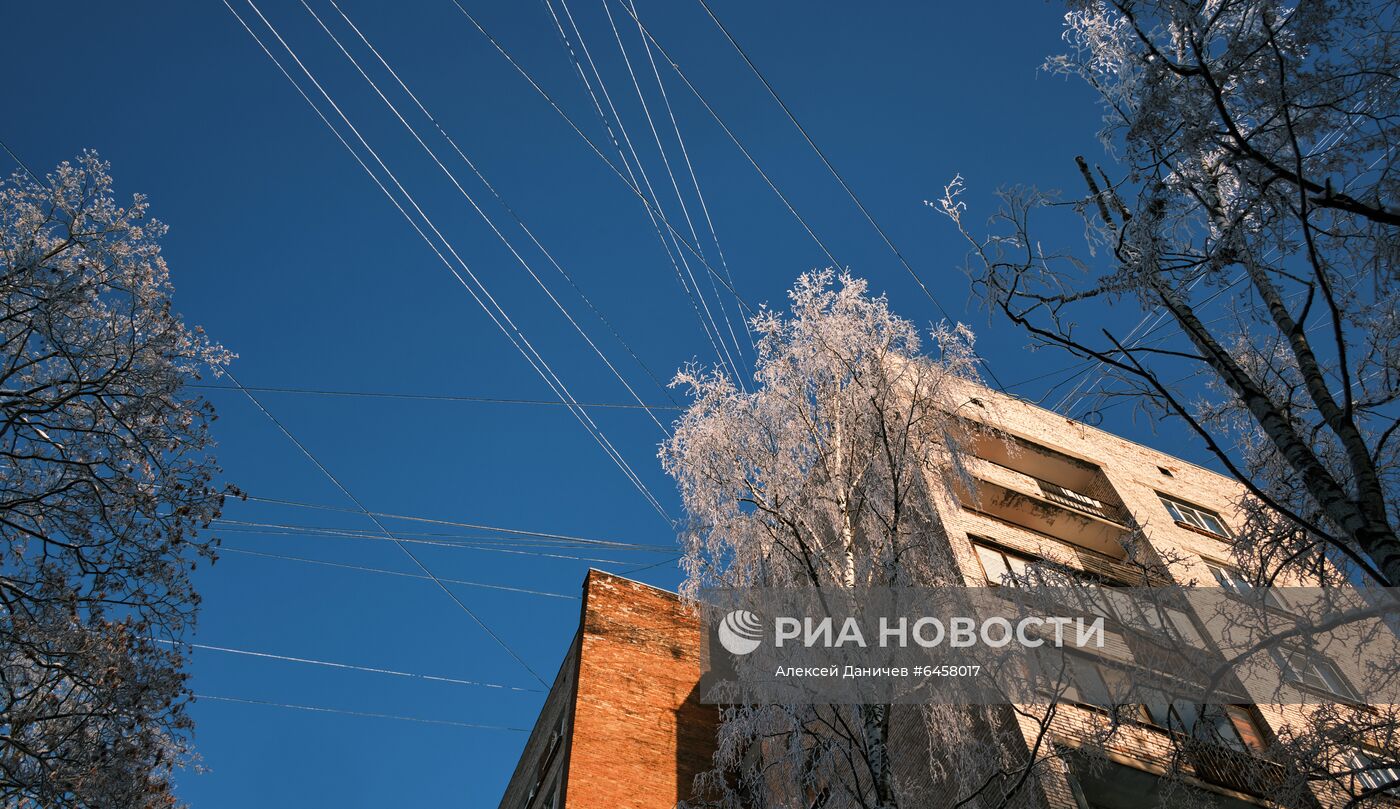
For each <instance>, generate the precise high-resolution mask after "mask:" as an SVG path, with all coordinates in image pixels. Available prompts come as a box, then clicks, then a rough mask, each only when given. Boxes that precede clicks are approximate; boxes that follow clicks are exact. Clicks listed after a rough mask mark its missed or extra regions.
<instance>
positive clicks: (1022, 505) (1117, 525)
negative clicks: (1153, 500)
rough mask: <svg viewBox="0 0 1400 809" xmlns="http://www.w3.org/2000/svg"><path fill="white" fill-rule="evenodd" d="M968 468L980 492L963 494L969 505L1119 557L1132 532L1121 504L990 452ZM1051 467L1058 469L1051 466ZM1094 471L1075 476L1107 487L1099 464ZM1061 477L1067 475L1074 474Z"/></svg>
mask: <svg viewBox="0 0 1400 809" xmlns="http://www.w3.org/2000/svg"><path fill="white" fill-rule="evenodd" d="M1007 460H1013V459H1007ZM1018 465H1020V466H1023V467H1024V466H1029V465H1030V464H1018ZM1042 466H1047V465H1045V464H1042ZM968 471H969V472H970V473H971V474H972V477H973V478H974V487H975V491H969V492H965V493H964V494H965V497H964V500H963V502H964V504H965V505H967V506H970V507H971V508H973V509H975V510H978V511H981V512H983V513H985V514H987V515H988V516H991V517H995V518H996V519H999V520H1002V521H1004V522H1009V523H1013V524H1015V525H1018V526H1021V527H1023V528H1027V529H1030V530H1032V531H1036V532H1038V533H1041V534H1046V535H1048V536H1051V537H1054V538H1055V539H1059V540H1062V541H1064V542H1068V543H1070V544H1072V545H1077V546H1079V547H1081V548H1087V549H1088V550H1091V551H1095V552H1097V553H1100V554H1104V555H1107V556H1109V557H1112V558H1114V559H1122V558H1123V556H1124V550H1123V546H1122V544H1121V540H1122V539H1123V537H1125V536H1126V535H1127V533H1128V530H1129V528H1128V525H1129V518H1128V515H1127V512H1126V511H1125V510H1124V509H1123V507H1122V506H1121V505H1119V504H1117V503H1113V502H1109V501H1107V500H1106V499H1105V498H1104V497H1102V496H1098V497H1096V496H1094V495H1091V494H1087V493H1086V492H1084V491H1083V490H1082V489H1081V488H1071V487H1070V486H1069V485H1065V484H1064V483H1060V482H1056V481H1052V480H1047V479H1046V478H1044V477H1040V476H1039V475H1034V474H1031V473H1030V472H1028V471H1023V469H1016V468H1012V467H1010V466H1007V465H1006V464H1004V463H1001V462H1000V461H999V460H992V459H989V458H987V457H978V458H971V459H969V461H968ZM1036 471H1042V470H1041V469H1036ZM1047 471H1050V472H1055V471H1058V470H1055V469H1054V468H1053V467H1051V468H1049V469H1048V470H1047ZM1075 471H1077V472H1082V470H1075ZM1092 473H1093V474H1079V475H1078V476H1076V477H1075V481H1076V482H1078V483H1079V484H1080V486H1081V487H1082V488H1083V489H1089V488H1093V489H1094V490H1095V491H1096V493H1097V492H1098V491H1101V490H1104V489H1108V487H1107V482H1106V481H1103V480H1102V479H1101V478H1102V474H1101V473H1099V472H1098V470H1097V469H1092ZM1095 475H1097V477H1096V476H1095ZM1059 477H1060V478H1061V479H1062V480H1063V479H1065V478H1066V477H1069V476H1066V475H1059ZM1095 484H1097V485H1095ZM1108 490H1109V491H1111V489H1108Z"/></svg>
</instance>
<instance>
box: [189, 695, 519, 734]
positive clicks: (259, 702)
mask: <svg viewBox="0 0 1400 809" xmlns="http://www.w3.org/2000/svg"><path fill="white" fill-rule="evenodd" d="M194 698H195V699H196V700H201V699H207V700H212V701H214V702H233V703H239V704H242V705H265V706H267V707H270V708H288V709H292V710H297V711H310V712H313V713H332V714H342V715H345V716H361V717H365V718H368V719H393V720H395V721H399V722H418V723H420V724H424V725H448V726H450V727H459V728H473V729H477V730H507V731H512V732H517V733H528V732H529V731H528V730H527V729H526V728H516V727H509V726H506V725H486V724H481V723H478V722H458V721H456V720H454V719H426V718H423V717H421V716H399V715H397V714H387V713H372V712H370V711H352V710H348V709H345V708H324V707H321V706H319V705H296V704H293V703H289V702H273V701H271V700H265V699H248V698H246V697H225V696H219V695H215V694H195V695H194Z"/></svg>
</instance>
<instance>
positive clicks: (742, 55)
mask: <svg viewBox="0 0 1400 809" xmlns="http://www.w3.org/2000/svg"><path fill="white" fill-rule="evenodd" d="M618 2H621V0H618ZM697 2H699V3H700V7H701V8H703V9H704V10H705V13H706V14H708V15H709V17H710V19H711V20H712V21H713V22H714V24H715V26H716V27H718V28H719V30H720V33H722V34H724V38H725V39H726V40H728V41H729V44H730V45H732V46H733V47H734V50H735V52H737V53H738V54H739V56H740V58H741V59H743V61H744V64H746V65H748V67H749V70H750V71H752V72H753V74H754V76H755V77H757V78H758V80H759V82H761V83H762V84H763V87H764V89H766V90H767V91H768V95H769V96H771V97H772V98H773V100H774V101H775V102H777V104H778V107H779V108H780V109H782V111H783V114H784V115H786V116H787V119H788V121H790V122H791V123H792V125H793V126H794V127H796V128H797V131H798V132H799V133H801V135H802V139H803V140H805V141H806V142H807V145H808V146H810V147H811V149H812V151H813V152H814V153H816V155H817V157H818V158H820V160H821V162H822V165H824V166H826V169H827V171H829V172H830V173H831V176H832V177H834V178H835V179H836V182H837V183H838V184H840V186H841V188H842V189H843V190H844V191H845V192H846V195H847V196H848V197H850V198H851V202H854V203H855V206H856V208H857V209H859V210H860V212H861V214H862V215H863V216H864V217H865V220H866V221H867V222H869V223H870V226H871V227H872V228H874V229H875V232H876V233H878V234H879V236H880V238H881V239H882V240H883V241H884V243H885V246H886V247H888V248H889V249H890V252H891V253H893V254H894V256H895V258H896V259H898V260H899V263H900V264H901V265H902V266H903V267H904V269H905V270H906V271H907V272H908V273H909V275H910V277H912V278H913V279H914V281H915V283H917V284H918V285H919V289H921V290H923V292H924V295H926V296H927V297H928V299H929V301H931V302H932V303H933V305H934V307H935V308H937V309H938V312H939V314H941V315H943V317H944V318H945V319H947V320H952V319H953V318H952V316H951V315H949V314H948V310H947V309H945V308H944V307H943V304H942V302H940V301H939V300H938V299H937V298H936V297H934V295H933V292H932V290H930V289H929V288H928V285H927V284H925V283H924V279H923V278H922V277H921V276H920V275H919V273H918V272H917V271H915V269H914V267H913V265H912V264H910V263H909V260H908V259H906V258H905V257H904V254H903V253H902V252H900V250H899V248H898V247H896V246H895V243H894V241H893V240H891V239H890V237H889V234H888V233H886V232H885V229H884V228H882V227H881V226H880V223H879V222H876V221H875V217H874V215H872V214H871V213H870V209H869V208H867V207H866V206H865V203H864V202H862V201H861V199H860V196H859V195H857V194H856V192H855V189H853V188H852V187H851V185H850V183H848V182H846V178H845V177H843V176H841V172H839V171H837V170H836V166H834V165H832V163H831V160H829V159H828V158H827V156H826V153H825V152H823V151H822V150H821V148H820V147H818V146H817V143H816V141H814V140H813V139H812V136H811V135H809V134H808V133H807V129H806V128H805V127H803V126H802V124H801V123H800V122H799V121H798V120H797V116H795V115H794V114H793V112H792V110H791V109H790V108H789V107H788V105H787V103H786V102H784V101H783V99H782V97H781V96H779V95H778V91H777V90H776V89H774V87H773V85H772V84H771V83H770V82H769V81H768V78H767V77H766V76H764V75H763V72H762V71H761V70H759V69H758V65H756V64H754V62H753V60H752V59H750V58H749V55H748V53H747V52H746V51H745V50H744V48H743V47H742V46H741V45H740V44H739V41H738V40H737V39H735V38H734V35H733V34H731V33H730V32H729V29H728V28H726V27H725V25H724V23H722V22H720V19H719V17H717V16H716V15H715V12H714V10H713V9H711V8H710V5H709V4H708V3H706V2H705V0H697ZM978 359H979V360H980V359H981V358H980V357H979V358H978ZM982 367H983V368H985V369H986V371H987V374H988V376H990V377H991V379H992V381H993V382H995V383H996V386H997V387H998V388H1002V389H1004V388H1003V386H1002V384H1001V381H1000V380H999V379H997V376H996V372H995V371H994V370H992V367H991V365H990V364H989V363H987V362H986V361H985V360H982Z"/></svg>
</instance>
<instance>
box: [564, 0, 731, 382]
mask: <svg viewBox="0 0 1400 809" xmlns="http://www.w3.org/2000/svg"><path fill="white" fill-rule="evenodd" d="M545 8H546V9H547V10H548V11H549V14H550V17H551V18H552V19H553V21H554V25H555V28H556V30H557V31H558V33H559V36H560V39H561V41H562V43H563V45H564V48H565V50H566V51H567V52H568V54H569V58H570V59H571V60H572V61H573V63H574V68H575V70H576V71H577V72H578V75H579V78H580V79H581V80H582V81H583V85H584V89H585V90H586V91H587V92H588V94H589V96H590V98H591V99H592V101H593V106H594V109H595V110H596V111H597V112H598V114H599V115H600V116H602V117H603V124H604V129H605V131H606V132H608V134H609V136H610V137H611V138H612V141H613V145H614V146H615V147H616V148H617V150H618V157H619V158H620V159H621V161H622V164H623V166H625V167H626V168H627V173H628V175H630V176H631V178H632V183H633V184H635V183H636V180H637V177H638V176H640V177H641V181H642V185H644V186H645V187H646V190H647V194H648V195H649V196H650V199H651V202H650V204H649V205H647V206H646V209H647V215H648V218H649V219H650V221H651V225H652V227H653V228H654V229H655V230H656V236H657V238H658V239H659V240H660V242H661V247H662V250H663V251H664V252H665V253H666V258H667V260H668V261H669V262H670V264H671V267H672V269H673V270H674V271H675V273H676V280H677V281H678V282H679V283H680V285H681V291H682V292H684V293H685V295H686V299H687V300H688V301H689V302H690V305H691V308H692V309H694V311H695V317H696V319H697V321H698V322H699V323H700V328H701V330H702V331H704V333H705V339H706V340H707V341H708V342H709V343H710V347H711V348H712V349H713V350H714V352H715V357H716V359H717V360H718V362H719V364H720V365H724V364H725V362H726V355H725V354H724V352H723V350H722V349H721V346H720V343H718V342H716V341H717V340H722V339H723V338H722V336H721V335H720V334H719V330H718V326H714V330H713V331H712V330H711V326H712V325H713V323H714V318H713V317H712V316H710V313H709V306H708V304H707V303H705V302H704V299H703V294H702V293H701V292H700V289H699V285H698V284H695V276H694V274H693V273H692V272H691V270H690V265H689V262H687V261H686V260H685V254H684V252H683V251H681V249H680V245H679V244H678V243H676V237H675V234H671V236H670V238H671V243H670V244H667V233H666V232H665V231H663V229H662V227H661V224H660V222H659V221H658V220H659V219H660V218H664V210H665V209H664V207H663V206H662V205H661V200H660V196H659V195H658V194H657V193H656V189H655V187H654V186H653V185H652V182H651V177H650V176H649V175H648V174H647V170H646V166H645V165H644V164H643V163H642V158H641V155H640V154H639V153H638V151H637V149H636V146H635V144H634V143H633V142H632V137H631V135H630V134H629V133H628V131H627V125H626V124H625V123H624V122H623V120H622V117H621V116H620V115H619V114H618V112H617V107H616V106H615V105H614V104H613V101H612V96H611V94H610V93H608V90H607V85H606V84H605V83H604V82H603V78H602V75H601V74H600V73H599V72H598V68H597V65H596V63H595V62H594V61H593V56H592V53H591V52H589V50H588V45H587V43H586V42H585V41H584V40H583V35H582V32H580V31H579V29H578V26H577V25H576V24H575V23H574V21H573V17H572V16H569V21H570V25H571V26H572V27H573V30H574V33H575V36H576V37H577V38H578V41H579V47H580V48H581V49H582V50H583V52H584V54H585V56H586V58H587V59H588V63H589V67H590V68H591V69H592V71H593V74H594V78H595V80H596V82H597V86H598V90H599V91H601V92H602V93H603V95H604V98H605V99H606V100H607V102H608V108H609V109H611V110H612V113H613V120H614V121H615V122H616V124H617V130H618V132H620V133H621V134H622V138H623V142H625V143H626V144H627V149H628V151H629V152H631V155H632V161H631V162H629V161H628V159H627V154H626V153H624V152H623V151H622V147H621V144H619V143H618V141H617V137H616V135H615V134H614V133H613V131H612V128H611V125H610V124H609V123H608V121H607V117H606V114H604V113H603V109H602V104H600V103H599V101H598V97H597V94H596V93H595V91H594V89H593V83H591V82H589V80H588V77H587V75H586V74H585V73H584V70H583V65H582V63H581V62H580V61H579V58H578V54H577V53H576V52H575V51H574V48H573V45H572V43H571V42H570V40H569V37H568V34H567V33H565V31H564V26H563V23H562V22H561V21H560V20H559V15H558V14H557V13H555V11H554V6H553V4H552V3H551V2H550V0H545ZM565 12H566V14H567V6H565ZM663 157H664V154H663ZM634 164H635V166H636V172H633V170H632V166H633V165H634ZM610 165H611V164H610ZM645 201H646V199H645V198H643V202H645ZM653 208H654V209H655V210H656V211H657V214H656V215H653V214H652V210H653ZM672 246H674V247H675V250H674V251H673V250H672ZM677 254H679V256H678V255H677ZM682 266H684V270H682ZM687 276H689V277H690V282H689V283H687V282H686V277H687ZM692 287H694V289H693V290H692ZM697 295H699V296H700V299H699V300H697Z"/></svg>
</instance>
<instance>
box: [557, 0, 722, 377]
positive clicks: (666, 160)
mask: <svg viewBox="0 0 1400 809" xmlns="http://www.w3.org/2000/svg"><path fill="white" fill-rule="evenodd" d="M560 4H561V5H562V6H563V7H564V10H565V12H567V11H568V2H567V0H560ZM603 11H604V12H606V13H607V16H608V23H609V25H610V26H611V27H612V32H613V37H614V38H615V39H616V40H617V48H618V52H619V53H621V54H622V62H623V64H624V65H625V66H626V67H627V75H628V77H629V78H630V79H631V80H632V88H633V89H634V90H635V91H636V93H637V101H638V102H639V103H640V104H641V107H642V115H643V117H644V118H645V119H646V122H647V128H648V129H649V130H650V131H651V137H652V140H654V141H655V143H656V150H657V153H658V154H660V155H661V165H662V167H663V168H665V169H666V176H667V178H668V179H669V180H670V181H671V190H672V192H673V193H674V194H675V195H676V202H677V204H679V205H680V207H681V216H682V217H683V218H684V219H685V224H686V228H687V229H689V230H690V238H691V239H692V240H694V242H695V244H696V245H697V246H698V245H699V244H700V234H699V233H698V232H697V231H696V229H695V222H694V220H692V219H691V216H690V207H689V206H688V205H686V204H685V196H684V195H683V194H682V193H681V189H680V184H679V183H677V182H676V173H675V171H674V170H672V168H671V158H670V157H669V156H668V155H667V154H666V146H665V144H663V143H662V142H661V133H660V132H658V131H657V129H656V122H655V120H653V118H652V114H651V105H650V104H648V103H647V98H646V94H645V93H644V92H643V91H642V85H641V83H640V82H639V81H638V80H637V74H636V72H635V71H634V70H633V69H632V58H631V57H630V56H629V55H628V53H627V48H626V46H625V45H624V44H623V42H622V35H621V34H620V33H619V32H618V30H617V24H616V23H615V22H613V18H612V12H611V11H608V7H607V4H606V3H605V4H604V5H603ZM574 30H575V31H577V30H578V29H577V27H576V28H575V29H574ZM579 36H580V38H582V34H581V33H580V34H579ZM642 42H643V45H645V44H646V41H645V40H643V41H642ZM647 54H648V57H650V54H651V51H650V49H648V50H647ZM652 72H653V73H654V74H656V69H655V64H654V63H653V65H652ZM656 78H657V82H658V86H660V87H661V97H662V99H663V100H665V102H666V109H667V112H668V113H669V112H670V106H671V102H670V101H669V100H668V99H666V89H665V86H664V85H660V84H659V82H660V80H661V77H660V75H659V74H656ZM671 123H672V125H673V126H674V127H675V131H676V137H677V139H679V138H680V127H679V126H677V125H676V118H675V114H674V113H672V114H671ZM684 145H685V142H684V141H683V140H682V141H681V148H682V149H684ZM654 194H655V192H653V195H654ZM653 198H654V199H655V196H653ZM660 205H661V203H660V200H657V207H660ZM677 252H679V249H678V250H677ZM680 259H681V264H682V266H684V267H685V272H686V275H687V276H689V278H690V283H691V285H692V286H694V287H695V296H696V297H697V298H699V300H700V305H701V307H703V308H704V310H705V317H706V318H708V319H709V322H710V326H711V327H712V328H713V329H714V331H715V337H716V338H717V339H718V341H719V344H720V347H721V348H722V349H723V353H722V354H721V358H722V360H723V358H725V357H727V358H728V360H729V365H730V367H731V368H732V369H733V371H734V380H735V382H736V383H737V384H738V385H739V387H740V388H741V389H742V388H743V387H744V381H743V380H744V377H743V374H742V373H740V371H739V366H738V364H737V363H736V362H735V361H734V355H732V354H730V352H729V347H728V346H727V345H725V343H724V335H723V334H721V333H720V330H719V325H718V324H717V323H716V322H715V318H714V315H713V314H712V313H711V312H710V307H709V303H708V302H707V301H706V299H705V293H704V291H703V290H702V289H701V288H700V284H699V283H698V282H697V281H696V280H695V275H694V274H693V273H691V271H690V263H689V262H687V261H686V260H685V254H684V253H680ZM710 284H711V288H713V285H714V276H711V277H710ZM715 297H716V300H720V299H719V295H718V294H716V296H715ZM720 302H722V301H720ZM721 311H723V310H721ZM725 320H726V322H728V313H727V312H725ZM729 333H730V335H731V337H733V334H734V327H733V324H729ZM734 350H735V352H737V353H738V354H739V356H740V357H741V358H742V356H743V354H742V350H741V349H740V348H739V341H738V339H737V338H735V339H734ZM722 360H721V361H722Z"/></svg>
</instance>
